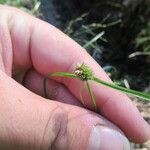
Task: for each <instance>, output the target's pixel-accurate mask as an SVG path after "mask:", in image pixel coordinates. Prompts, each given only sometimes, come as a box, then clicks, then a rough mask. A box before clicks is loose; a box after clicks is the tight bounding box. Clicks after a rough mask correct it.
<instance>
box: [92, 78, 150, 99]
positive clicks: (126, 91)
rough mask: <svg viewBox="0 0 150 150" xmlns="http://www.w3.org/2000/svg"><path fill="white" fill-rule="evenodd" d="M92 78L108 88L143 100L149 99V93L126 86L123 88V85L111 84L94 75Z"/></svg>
mask: <svg viewBox="0 0 150 150" xmlns="http://www.w3.org/2000/svg"><path fill="white" fill-rule="evenodd" d="M93 80H94V81H96V82H98V83H100V84H103V85H105V86H107V87H110V88H113V89H116V90H119V91H121V92H124V93H126V94H130V95H132V96H136V97H139V98H142V99H144V100H147V101H150V95H149V94H146V93H142V92H138V91H135V90H131V89H127V88H124V87H121V86H118V85H115V84H111V83H108V82H105V81H103V80H100V79H98V78H96V77H94V79H93Z"/></svg>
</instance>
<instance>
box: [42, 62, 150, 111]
mask: <svg viewBox="0 0 150 150" xmlns="http://www.w3.org/2000/svg"><path fill="white" fill-rule="evenodd" d="M49 76H51V77H52V76H58V77H69V78H78V79H80V81H81V82H86V87H87V90H88V92H89V95H90V98H91V100H92V103H93V106H94V110H95V111H96V112H97V105H96V100H95V98H94V94H93V91H92V90H91V87H90V84H89V81H91V80H92V81H95V82H97V83H99V84H102V85H104V86H107V87H110V88H113V89H116V90H118V91H121V92H124V93H126V94H129V95H132V96H136V97H139V98H142V99H143V100H147V101H150V95H149V94H146V93H142V92H138V91H135V90H131V89H128V88H124V87H121V86H118V85H116V84H113V83H108V82H105V81H103V80H101V79H99V78H97V77H95V76H94V74H93V72H92V70H91V69H90V68H89V67H88V66H87V65H85V64H84V63H83V64H78V65H77V66H76V67H75V71H74V73H73V74H72V73H67V72H56V73H53V74H50V75H48V76H47V77H46V78H45V79H44V93H45V96H47V91H46V79H47V78H48V77H49ZM80 87H81V85H80ZM81 89H82V88H80V98H81V102H82V104H83V105H84V101H83V97H82V93H81V92H82V91H81Z"/></svg>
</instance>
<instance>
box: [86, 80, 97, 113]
mask: <svg viewBox="0 0 150 150" xmlns="http://www.w3.org/2000/svg"><path fill="white" fill-rule="evenodd" d="M86 87H87V90H88V92H89V94H90V97H91V100H92V103H93V106H94V110H95V112H98V110H97V104H96V100H95V97H94V94H93V92H92V90H91V87H90V84H89V81H86Z"/></svg>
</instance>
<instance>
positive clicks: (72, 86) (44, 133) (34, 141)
mask: <svg viewBox="0 0 150 150" xmlns="http://www.w3.org/2000/svg"><path fill="white" fill-rule="evenodd" d="M0 52H1V53H0V114H1V115H0V121H1V123H0V133H1V134H0V149H3V150H5V149H11V150H12V149H13V150H15V149H21V150H23V149H37V150H38V149H43V150H46V149H70V150H74V149H82V150H84V149H89V150H99V149H100V150H112V149H113V150H128V149H129V145H128V141H127V139H126V138H125V135H126V136H127V137H128V138H129V139H130V140H132V141H134V142H138V143H142V142H145V141H147V140H148V139H149V138H150V128H149V126H148V125H147V123H146V122H145V121H144V120H143V118H142V117H141V116H140V114H139V112H138V110H137V108H136V107H135V106H134V105H133V104H132V102H131V101H130V99H129V98H128V97H127V96H126V95H124V94H122V93H119V92H117V91H115V90H112V89H110V88H107V87H103V86H100V85H98V84H95V83H91V86H92V89H93V91H94V94H95V98H96V101H97V106H98V109H99V110H100V115H98V114H95V113H92V112H91V111H89V110H87V109H84V108H82V106H81V104H80V100H79V81H78V80H77V79H68V78H50V79H49V80H48V83H47V91H48V93H49V95H48V98H50V99H55V101H52V100H47V99H45V98H42V96H43V94H44V93H43V91H44V90H43V79H44V77H45V76H46V75H47V74H49V73H54V72H57V71H65V72H72V69H73V68H74V66H75V65H76V64H77V63H83V62H84V63H85V64H87V65H88V66H89V67H90V68H91V69H92V70H93V72H94V74H95V75H96V76H97V77H99V78H101V79H103V80H106V81H109V82H111V81H110V79H109V78H108V76H107V75H106V74H105V73H104V71H103V70H102V69H101V68H100V67H99V65H98V64H97V63H96V62H95V61H94V60H93V59H92V58H91V57H90V56H89V55H88V54H87V52H86V51H85V50H84V49H83V48H81V47H80V46H79V45H78V44H77V43H75V42H74V41H73V40H71V39H70V38H68V37H67V36H66V35H64V34H63V33H62V32H60V31H59V30H58V29H56V28H55V27H53V26H51V25H49V24H48V23H46V22H43V21H40V20H39V19H37V18H34V17H32V16H30V15H28V14H26V13H24V12H22V11H20V10H18V9H15V8H11V7H6V6H2V5H0ZM15 80H16V81H18V82H19V83H20V84H19V83H18V82H16V81H15ZM21 84H22V85H24V86H25V87H26V88H25V87H23V86H22V85H21ZM84 88H85V87H84ZM28 89H29V90H28ZM31 91H33V92H34V93H36V94H34V93H33V92H31ZM39 95H41V96H39ZM83 97H84V100H85V103H86V106H87V107H88V108H89V109H91V110H92V109H93V107H92V103H91V101H90V98H89V95H88V93H87V92H86V89H84V90H83ZM61 102H63V103H61ZM69 104H71V105H69ZM106 118H107V119H106ZM108 120H109V121H108ZM124 134H125V135H124Z"/></svg>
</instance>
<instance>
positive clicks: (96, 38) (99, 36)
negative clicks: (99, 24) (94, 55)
mask: <svg viewBox="0 0 150 150" xmlns="http://www.w3.org/2000/svg"><path fill="white" fill-rule="evenodd" d="M104 33H105V32H104V31H103V32H100V33H99V34H97V35H96V36H95V37H94V38H93V39H92V40H91V41H89V42H88V43H86V44H85V45H84V46H83V47H84V48H87V47H89V46H90V45H91V44H92V43H94V42H96V41H97V40H98V39H99V38H101V37H102V36H103V35H104Z"/></svg>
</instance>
